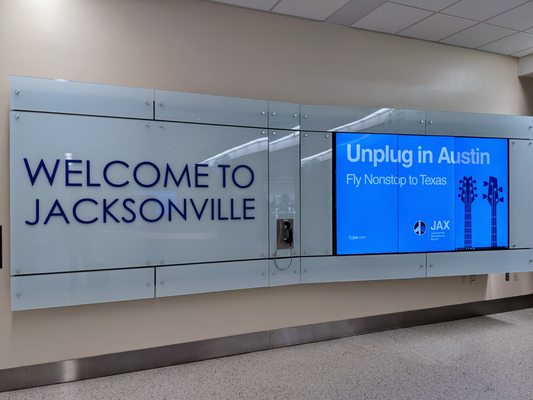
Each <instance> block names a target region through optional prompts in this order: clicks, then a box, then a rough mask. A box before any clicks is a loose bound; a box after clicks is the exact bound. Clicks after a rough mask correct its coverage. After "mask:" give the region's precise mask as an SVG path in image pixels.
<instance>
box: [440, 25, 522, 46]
mask: <svg viewBox="0 0 533 400" xmlns="http://www.w3.org/2000/svg"><path fill="white" fill-rule="evenodd" d="M513 33H518V32H516V31H513V30H511V29H507V28H500V27H499V26H494V25H488V24H478V25H475V26H473V27H471V28H468V29H465V30H464V31H462V32H459V33H456V34H455V35H452V36H450V37H447V38H446V39H444V40H443V41H442V43H447V44H454V45H457V46H463V47H472V48H476V47H479V46H483V45H484V44H487V43H490V42H494V41H495V40H498V39H501V38H503V37H505V36H510V35H512V34H513Z"/></svg>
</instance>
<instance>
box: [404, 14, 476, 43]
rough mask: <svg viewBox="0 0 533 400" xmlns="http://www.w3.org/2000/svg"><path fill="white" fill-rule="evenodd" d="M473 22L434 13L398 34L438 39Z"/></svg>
mask: <svg viewBox="0 0 533 400" xmlns="http://www.w3.org/2000/svg"><path fill="white" fill-rule="evenodd" d="M475 24H476V22H475V21H471V20H469V19H464V18H458V17H452V16H450V15H443V14H434V15H432V16H431V17H429V18H426V19H425V20H423V21H420V22H419V23H417V24H415V25H413V26H411V27H409V28H407V29H404V30H403V31H401V32H400V35H402V36H409V37H414V38H417V39H424V40H433V41H439V40H442V39H444V38H445V37H448V36H450V35H453V34H454V33H457V32H459V31H462V30H463V29H466V28H469V27H471V26H472V25H475Z"/></svg>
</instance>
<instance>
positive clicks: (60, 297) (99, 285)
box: [11, 268, 154, 311]
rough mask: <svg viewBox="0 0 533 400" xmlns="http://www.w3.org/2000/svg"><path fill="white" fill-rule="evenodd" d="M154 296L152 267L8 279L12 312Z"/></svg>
mask: <svg viewBox="0 0 533 400" xmlns="http://www.w3.org/2000/svg"><path fill="white" fill-rule="evenodd" d="M153 297H154V269H153V268H136V269H128V270H115V271H91V272H76V273H66V274H50V275H31V276H15V277H12V278H11V310H13V311H17V310H31V309H36V308H50V307H62V306H73V305H78V304H94V303H105V302H110V301H124V300H135V299H150V298H153Z"/></svg>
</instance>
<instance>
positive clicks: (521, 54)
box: [512, 47, 533, 57]
mask: <svg viewBox="0 0 533 400" xmlns="http://www.w3.org/2000/svg"><path fill="white" fill-rule="evenodd" d="M530 54H533V47H530V48H529V49H525V50H522V51H519V52H518V53H513V54H512V55H513V56H515V57H525V56H529V55H530Z"/></svg>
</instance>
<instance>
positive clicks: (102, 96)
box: [9, 76, 154, 119]
mask: <svg viewBox="0 0 533 400" xmlns="http://www.w3.org/2000/svg"><path fill="white" fill-rule="evenodd" d="M9 88H10V96H9V107H10V109H11V110H26V111H46V112H57V113H66V114H86V115H102V116H113V117H126V118H143V119H152V118H153V116H154V114H153V90H151V89H139V88H131V87H124V86H111V85H100V84H96V83H83V82H74V81H66V80H64V79H40V78H27V77H19V76H12V77H10V80H9Z"/></svg>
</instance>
